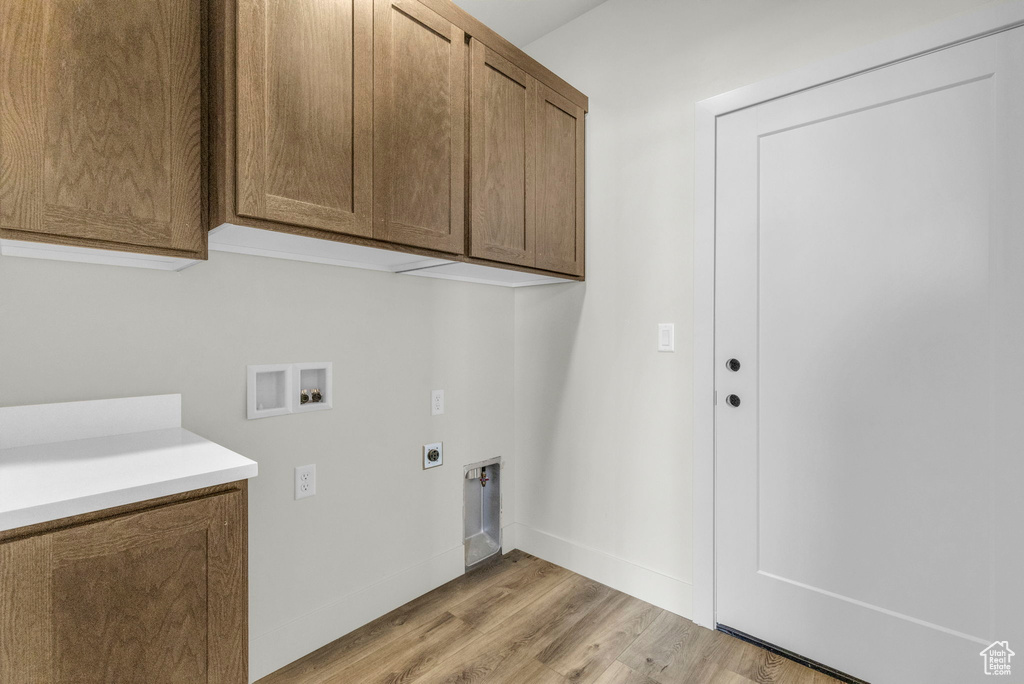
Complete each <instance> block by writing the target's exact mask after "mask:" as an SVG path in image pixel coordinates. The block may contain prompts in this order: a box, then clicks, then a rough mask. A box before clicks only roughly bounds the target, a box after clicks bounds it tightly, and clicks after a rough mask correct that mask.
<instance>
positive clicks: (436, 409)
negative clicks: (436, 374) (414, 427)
mask: <svg viewBox="0 0 1024 684" xmlns="http://www.w3.org/2000/svg"><path fill="white" fill-rule="evenodd" d="M442 413H444V390H434V391H432V392H431V393H430V415H432V416H439V415H441V414H442Z"/></svg>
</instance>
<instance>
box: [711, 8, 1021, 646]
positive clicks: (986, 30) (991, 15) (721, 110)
mask: <svg viewBox="0 0 1024 684" xmlns="http://www.w3.org/2000/svg"><path fill="white" fill-rule="evenodd" d="M1018 26H1024V0H1017V1H1015V2H1011V3H1006V4H1003V5H999V6H996V7H991V8H986V9H983V10H979V11H977V12H971V13H968V14H964V15H960V16H957V17H954V18H953V19H950V20H948V21H945V22H942V23H939V24H936V25H934V26H929V27H927V28H924V29H921V30H918V31H914V32H912V33H908V34H906V35H903V36H899V37H896V38H893V39H890V40H886V41H883V42H881V43H877V44H875V45H870V46H867V47H864V48H861V49H858V50H855V51H853V52H849V53H847V54H844V55H840V56H838V57H835V58H833V59H830V60H827V61H824V62H820V63H818V64H815V65H812V66H809V67H806V68H803V69H800V70H798V71H794V72H790V73H788V74H784V75H782V76H779V77H777V78H773V79H769V80H767V81H762V82H760V83H755V84H753V85H749V86H745V87H743V88H739V89H737V90H733V91H731V92H728V93H724V94H722V95H718V96H716V97H713V98H710V99H707V100H702V101H701V102H698V103H697V110H696V157H697V159H696V163H697V168H696V179H695V193H696V209H695V217H694V265H693V270H694V307H693V309H694V311H693V314H694V345H693V348H694V351H693V355H694V373H693V391H694V401H693V405H694V438H693V441H694V444H693V620H694V622H696V623H697V624H699V625H702V626H704V627H708V628H710V629H714V628H715V627H716V626H717V621H716V619H715V399H716V398H715V372H716V371H717V370H718V369H716V368H715V364H714V358H715V170H716V160H715V159H716V157H715V155H716V136H717V131H716V129H717V120H718V117H720V116H724V115H726V114H729V113H731V112H735V111H737V110H740V109H744V108H746V107H751V106H754V105H758V104H762V103H764V102H768V101H769V100H774V99H776V98H779V97H785V96H787V95H792V94H793V93H797V92H800V91H803V90H808V89H810V88H815V87H818V86H822V85H826V84H828V83H831V82H833V81H837V80H840V79H843V78H848V77H850V76H855V75H857V74H860V73H863V72H865V71H871V70H873V69H878V68H882V67H885V66H889V65H891V64H895V63H896V62H901V61H904V60H907V59H912V58H914V57H918V56H921V55H923V54H927V53H929V52H935V51H937V50H942V49H944V48H948V47H951V46H953V45H957V44H960V43H964V42H967V41H970V40H976V39H978V38H983V37H985V36H988V35H992V34H994V33H999V32H1000V31H1006V30H1009V29H1012V28H1016V27H1018Z"/></svg>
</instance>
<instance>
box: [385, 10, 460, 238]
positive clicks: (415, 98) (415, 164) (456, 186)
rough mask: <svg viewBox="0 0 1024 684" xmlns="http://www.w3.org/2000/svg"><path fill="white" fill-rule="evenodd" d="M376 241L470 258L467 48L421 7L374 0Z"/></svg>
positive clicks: (449, 26) (452, 29)
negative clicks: (467, 240)
mask: <svg viewBox="0 0 1024 684" xmlns="http://www.w3.org/2000/svg"><path fill="white" fill-rule="evenodd" d="M373 40H374V45H373V53H374V75H373V78H374V92H373V116H374V161H373V163H374V169H375V173H374V190H373V193H374V211H373V223H374V226H373V236H374V237H375V238H377V239H380V240H385V241H388V242H395V243H399V244H405V245H414V246H418V247H425V248H428V249H436V250H439V251H442V252H449V253H453V254H463V253H465V215H464V204H465V178H464V171H463V166H464V163H465V161H464V160H465V154H466V148H465V143H466V141H465V138H466V132H465V116H466V97H465V92H466V61H467V55H466V53H467V48H466V44H465V36H464V34H463V32H462V30H461V29H460V28H458V27H456V26H454V25H452V24H450V23H449V22H447V21H446V20H444V19H442V18H441V17H440V16H438V15H437V14H435V13H434V12H432V11H431V10H429V9H427V8H426V7H424V6H423V5H421V4H420V3H418V2H417V1H416V0H375V16H374V33H373Z"/></svg>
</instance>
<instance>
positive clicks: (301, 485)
mask: <svg viewBox="0 0 1024 684" xmlns="http://www.w3.org/2000/svg"><path fill="white" fill-rule="evenodd" d="M315 494H316V464H315V463H314V464H311V465H304V466H299V467H298V468H296V469H295V498H296V499H305V498H306V497H307V496H313V495H315Z"/></svg>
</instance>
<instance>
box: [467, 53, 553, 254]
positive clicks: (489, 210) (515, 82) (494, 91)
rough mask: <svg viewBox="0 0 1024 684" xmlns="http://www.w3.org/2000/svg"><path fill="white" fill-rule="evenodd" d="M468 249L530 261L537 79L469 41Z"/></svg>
mask: <svg viewBox="0 0 1024 684" xmlns="http://www.w3.org/2000/svg"><path fill="white" fill-rule="evenodd" d="M469 88H470V129H469V130H470V134H469V135H470V143H469V144H470V188H471V192H470V212H469V216H470V238H469V245H470V248H469V254H470V256H473V257H478V258H481V259H489V260H493V261H498V262H503V263H509V264H518V265H520V266H533V265H534V234H535V220H536V215H535V214H536V212H535V208H534V204H535V199H536V195H535V181H536V164H535V158H536V152H537V146H536V144H535V140H536V133H535V128H536V125H535V123H536V116H535V113H534V109H535V107H536V101H537V81H536V79H534V78H533V77H531V76H529V75H527V73H526V72H525V71H523V70H522V69H520V68H518V67H516V66H514V65H513V64H512V63H510V62H509V61H507V60H506V59H504V58H503V57H501V56H499V55H498V54H496V53H495V52H494V51H492V50H491V49H489V48H488V47H486V46H485V45H484V44H483V43H481V42H480V41H478V40H475V39H474V40H472V41H471V42H470V86H469Z"/></svg>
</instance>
